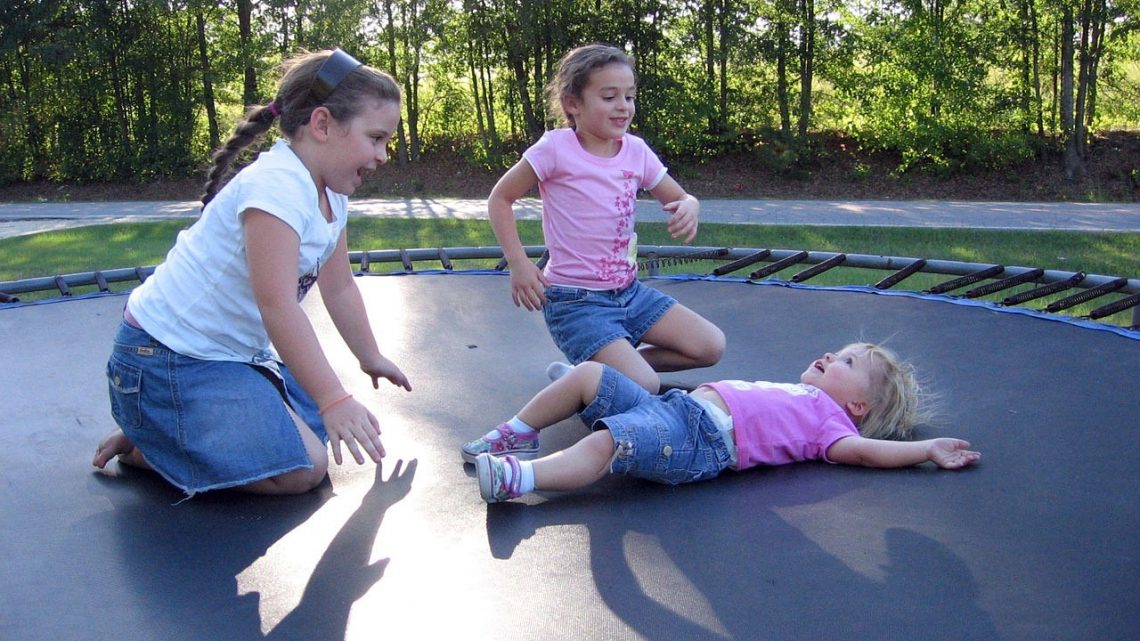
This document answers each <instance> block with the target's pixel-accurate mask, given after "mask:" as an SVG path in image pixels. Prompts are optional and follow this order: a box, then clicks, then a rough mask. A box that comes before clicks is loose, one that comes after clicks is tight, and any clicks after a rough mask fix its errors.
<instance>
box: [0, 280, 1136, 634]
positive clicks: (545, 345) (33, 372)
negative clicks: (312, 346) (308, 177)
mask: <svg viewBox="0 0 1140 641" xmlns="http://www.w3.org/2000/svg"><path fill="white" fill-rule="evenodd" d="M648 282H649V283H650V284H651V285H652V286H654V287H659V288H661V289H663V290H666V291H668V293H669V294H671V295H673V296H674V297H675V298H677V299H678V300H680V301H681V302H682V303H684V304H686V305H688V306H689V307H692V308H694V309H697V310H699V311H700V312H701V313H702V315H704V316H706V317H707V318H709V319H711V320H713V321H714V322H715V323H717V324H718V325H719V326H721V327H722V328H724V330H725V332H726V334H727V336H728V339H729V346H728V352H727V354H726V356H725V358H724V359H723V360H722V361H721V362H720V363H719V364H717V365H716V366H715V367H713V368H709V369H706V370H696V371H689V372H682V373H676V374H669V375H666V377H665V378H666V381H665V382H666V383H670V384H675V385H678V386H692V385H696V384H699V383H701V382H704V381H706V380H713V379H721V378H746V379H764V380H774V381H788V380H795V377H796V376H798V374H799V372H800V371H801V370H802V368H803V365H804V364H805V363H807V362H809V361H810V360H811V359H813V358H815V357H817V356H818V354H819V353H821V352H822V351H824V350H827V349H832V348H834V347H838V346H840V345H842V344H844V343H846V342H850V341H851V340H857V339H862V340H870V341H877V342H882V341H888V342H889V344H890V345H891V346H892V347H893V348H894V349H895V350H896V351H898V352H899V353H900V354H902V355H903V356H904V357H906V358H907V359H908V360H911V361H913V362H914V363H915V365H916V367H917V368H918V370H919V371H920V372H922V373H923V374H924V375H925V377H926V378H927V379H928V381H929V383H930V386H931V387H932V388H933V389H934V390H936V391H938V392H940V394H941V397H942V420H941V421H940V424H944V425H945V426H946V433H952V434H953V435H956V436H961V437H962V438H966V439H968V440H970V441H971V442H972V443H973V444H974V446H975V448H976V449H978V450H980V451H982V452H983V454H984V455H985V458H984V459H983V460H982V462H981V464H980V465H978V466H977V467H974V468H970V469H966V470H962V471H959V472H945V471H940V470H935V469H932V468H929V467H917V468H909V469H902V470H890V471H875V470H866V469H862V468H848V467H842V466H829V465H826V464H801V465H793V466H784V467H779V468H767V469H754V470H749V471H746V472H741V473H733V474H727V475H724V476H722V477H720V478H718V479H716V480H714V481H710V482H707V483H700V484H695V485H691V486H681V487H677V488H669V487H664V486H658V485H654V484H649V483H643V482H638V481H631V480H629V479H625V478H613V477H609V478H606V479H604V480H603V481H602V482H600V483H599V484H597V485H595V486H593V487H591V488H589V489H587V490H585V491H582V492H579V493H567V494H556V493H544V494H539V495H530V496H528V497H526V498H525V499H524V500H523V501H520V502H516V503H512V504H501V505H493V506H487V505H485V504H484V503H483V502H482V501H481V500H480V499H479V495H478V490H477V488H476V486H475V483H474V480H473V478H472V468H471V467H470V466H467V467H464V466H463V465H462V464H461V462H460V459H459V454H458V446H459V444H460V443H462V442H464V441H465V440H467V439H469V438H471V435H472V434H475V433H481V432H482V431H485V430H486V429H487V428H488V427H489V426H491V425H494V424H496V423H497V422H498V421H500V420H502V419H504V418H507V417H509V416H510V415H511V414H512V413H513V412H514V411H515V410H517V409H518V407H520V406H521V405H522V403H524V402H525V401H526V400H527V399H529V398H530V397H531V396H532V395H533V394H534V393H535V392H536V391H537V390H539V389H541V387H542V386H543V385H544V384H545V382H546V379H545V376H544V370H545V367H546V364H547V363H548V362H550V361H551V360H555V359H557V358H559V354H558V352H557V350H556V349H555V348H554V346H553V344H552V343H551V341H550V339H549V337H548V336H547V334H546V330H545V327H544V325H543V322H542V318H541V316H540V315H538V314H530V313H527V312H525V311H522V310H519V309H516V308H514V307H513V306H512V305H511V303H510V297H509V293H508V285H507V279H506V278H505V277H504V276H503V275H501V274H497V275H487V274H479V275H473V274H462V273H453V274H430V275H429V274H416V275H396V276H373V277H362V278H361V279H360V280H359V284H360V287H361V290H362V292H363V293H364V296H365V299H366V301H367V304H368V307H369V314H370V316H371V317H372V319H373V321H374V323H375V324H376V327H377V333H378V337H379V339H380V341H381V343H382V345H383V348H384V351H385V353H386V354H387V355H388V356H390V357H391V358H392V359H393V360H394V361H396V362H397V363H399V364H400V365H401V367H402V369H404V371H405V372H406V373H407V374H408V376H409V378H410V379H411V380H412V383H413V385H414V387H415V391H414V392H413V393H411V394H406V393H403V392H402V391H400V392H399V393H396V392H393V391H391V390H384V389H382V390H379V391H375V390H372V389H371V385H370V383H369V381H367V379H365V380H360V379H361V378H363V377H361V376H360V375H359V371H358V369H357V368H356V364H355V362H354V361H353V359H352V356H351V353H350V352H349V351H348V350H347V348H346V347H344V346H343V345H341V344H339V342H338V341H337V340H336V339H335V337H336V334H335V330H334V329H333V328H332V326H331V321H329V320H328V318H327V316H323V315H322V311H321V308H320V305H319V301H310V300H307V301H306V303H305V305H306V309H307V310H308V311H309V313H310V316H311V317H312V318H313V323H314V327H315V328H316V329H317V331H318V333H319V334H320V336H321V339H322V342H323V343H324V344H325V349H326V352H327V353H328V354H329V357H330V360H331V361H332V363H333V366H334V369H336V370H337V371H338V373H339V374H340V375H341V377H342V379H343V380H345V381H346V382H347V384H349V385H350V386H353V387H352V389H350V390H349V391H350V392H353V393H355V394H357V396H358V397H360V398H365V399H367V402H369V403H370V404H371V405H372V406H373V407H375V408H376V410H377V412H376V413H377V415H378V417H379V418H380V420H381V425H382V428H383V430H384V443H385V446H386V447H387V449H388V452H389V458H388V459H386V460H385V462H384V463H383V464H382V465H381V466H378V467H377V466H372V465H371V464H367V465H363V466H356V465H355V464H348V465H344V466H339V467H337V466H334V467H333V469H332V470H331V471H330V478H329V480H328V481H327V482H326V483H325V484H323V485H322V486H321V487H320V488H318V489H317V490H316V491H314V492H312V493H310V494H308V495H305V496H301V497H291V498H270V497H250V496H246V495H243V494H238V493H233V492H217V493H205V494H202V495H198V496H195V497H193V498H192V499H190V500H182V498H183V497H182V495H181V494H179V493H178V492H177V491H175V490H172V489H171V488H169V487H168V486H166V485H165V484H164V483H162V482H161V481H160V480H159V479H158V477H157V476H155V475H152V474H148V473H144V472H138V471H133V470H126V469H123V468H122V467H120V466H118V465H117V464H116V465H112V466H109V470H110V472H109V473H108V474H100V473H93V472H92V471H91V468H90V457H91V453H92V451H93V449H94V446H95V444H96V443H97V442H98V440H99V438H100V437H102V436H103V435H104V434H105V433H106V432H107V431H109V430H110V429H111V427H112V422H111V418H110V414H109V409H108V405H107V404H108V401H107V391H106V382H105V380H104V366H105V363H106V358H107V354H108V353H109V351H110V340H111V337H112V335H113V332H114V329H115V326H116V325H117V323H118V319H119V317H120V315H121V310H122V305H123V303H124V301H125V298H124V297H122V296H119V295H97V296H93V297H90V298H86V299H76V300H67V301H61V302H53V303H49V304H38V305H27V306H23V307H11V308H0V335H2V336H3V337H4V338H3V341H2V342H3V349H4V367H2V368H0V389H3V390H4V392H3V393H4V414H3V417H2V418H0V486H2V487H3V492H0V514H3V515H4V518H3V521H2V525H0V529H2V536H0V555H2V557H3V558H4V559H5V562H4V563H3V564H0V582H2V585H4V586H5V587H4V588H3V589H2V590H0V638H4V639H19V640H21V641H38V640H44V641H48V640H50V641H57V640H59V639H70V638H84V639H119V638H131V639H139V640H149V639H155V640H158V639H162V640H181V639H226V640H233V641H244V640H246V639H249V640H259V639H267V638H271V639H293V638H298V639H299V638H305V639H322V640H333V639H346V640H350V639H351V640H357V639H374V638H378V637H385V638H389V637H403V638H456V637H460V636H461V637H463V638H467V639H495V640H511V639H532V638H551V639H576V640H577V639H584V640H586V639H588V640H593V639H598V640H601V639H694V638H701V639H706V638H714V639H741V638H764V639H809V638H826V637H832V636H842V637H844V638H851V639H883V638H932V637H942V638H955V639H958V638H962V639H1027V640H1030V639H1031V640H1033V641H1038V640H1041V639H1088V638H1096V639H1124V638H1131V637H1134V636H1135V630H1136V613H1137V612H1140V591H1138V590H1137V587H1140V584H1138V583H1137V577H1138V576H1140V557H1137V555H1136V554H1135V550H1134V548H1135V544H1136V535H1135V533H1136V531H1137V528H1138V527H1140V471H1138V470H1140V466H1138V465H1137V464H1138V463H1140V439H1138V438H1137V432H1136V415H1137V410H1138V409H1140V407H1138V405H1137V403H1138V402H1140V401H1138V400H1137V399H1140V377H1137V376H1136V372H1137V366H1138V364H1140V340H1137V339H1136V336H1135V332H1133V333H1132V335H1129V334H1128V333H1127V332H1124V333H1121V332H1115V331H1097V330H1094V329H1090V328H1088V327H1079V326H1075V325H1072V324H1069V323H1065V322H1055V321H1051V320H1047V319H1042V318H1039V317H1034V316H1029V315H1025V314H1017V313H1005V312H1002V311H1000V310H995V309H991V308H988V307H984V306H962V305H954V304H947V303H945V302H940V301H936V300H926V299H918V298H913V297H907V296H890V295H873V294H868V293H866V292H853V291H837V290H823V289H811V288H799V287H787V286H760V285H759V284H756V283H749V282H741V281H737V280H700V281H697V280H669V279H651V280H649V281H648ZM310 298H314V296H310ZM939 433H941V431H940V430H939V428H936V427H933V426H922V427H921V428H920V434H919V437H929V436H934V435H936V434H939ZM584 434H585V427H584V426H583V425H582V424H581V423H580V422H579V421H577V420H576V419H571V420H568V421H564V422H563V423H561V424H559V425H556V426H553V427H551V428H550V429H549V430H547V431H546V432H544V436H543V445H544V449H546V450H547V451H554V450H558V449H561V448H563V447H566V446H567V445H569V444H570V443H572V442H574V441H576V440H577V439H578V438H580V437H581V436H582V435H584ZM401 460H402V461H403V462H402V463H401V462H400V461H401Z"/></svg>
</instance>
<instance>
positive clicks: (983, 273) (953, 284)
mask: <svg viewBox="0 0 1140 641" xmlns="http://www.w3.org/2000/svg"><path fill="white" fill-rule="evenodd" d="M1003 271H1005V266H1004V265H990V266H989V267H986V268H985V269H979V270H978V271H976V272H974V273H972V274H966V275H965V276H962V277H960V278H955V279H954V280H948V281H946V282H944V283H939V284H937V285H935V286H934V287H931V288H930V289H928V290H926V293H928V294H945V293H946V292H950V291H954V290H955V289H959V288H962V287H965V286H966V285H970V284H973V283H976V282H978V281H980V280H984V279H986V278H990V277H991V276H996V275H998V274H1000V273H1002V272H1003Z"/></svg>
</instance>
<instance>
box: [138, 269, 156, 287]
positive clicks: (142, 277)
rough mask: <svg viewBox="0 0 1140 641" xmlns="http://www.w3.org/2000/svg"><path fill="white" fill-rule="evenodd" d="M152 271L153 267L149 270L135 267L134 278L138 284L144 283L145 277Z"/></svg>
mask: <svg viewBox="0 0 1140 641" xmlns="http://www.w3.org/2000/svg"><path fill="white" fill-rule="evenodd" d="M153 270H154V268H153V267H151V268H150V270H147V268H146V267H135V278H137V279H139V283H140V284H141V283H145V282H146V279H147V277H148V276H150V274H151V271H153Z"/></svg>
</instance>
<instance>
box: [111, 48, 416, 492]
mask: <svg viewBox="0 0 1140 641" xmlns="http://www.w3.org/2000/svg"><path fill="white" fill-rule="evenodd" d="M284 69H285V73H284V75H283V76H282V78H281V83H280V86H279V87H278V93H277V97H276V98H275V99H274V100H273V101H272V102H270V103H269V104H268V105H266V106H259V107H255V108H252V109H251V110H250V111H249V112H248V114H247V115H246V117H245V120H244V121H243V122H241V123H240V124H239V125H238V126H237V129H236V131H235V133H234V135H233V137H231V138H230V140H229V142H227V143H226V146H225V147H224V148H223V149H221V150H219V151H218V152H217V154H215V156H214V167H213V170H212V171H211V173H210V180H209V182H208V183H207V184H206V194H205V196H204V197H203V198H202V202H203V204H204V205H205V207H204V209H203V211H202V216H201V218H200V219H199V220H198V221H197V222H196V223H194V225H193V226H192V227H190V228H189V229H187V230H186V231H184V232H182V233H180V234H179V235H178V241H177V243H176V244H175V246H174V248H173V249H171V251H170V253H169V254H168V255H167V257H166V261H165V262H164V263H163V264H162V265H160V266H159V267H158V268H157V269H156V270H155V273H154V275H153V276H151V277H150V278H149V279H147V280H146V282H145V283H143V284H142V285H141V286H140V287H138V288H137V289H135V290H134V291H133V292H132V293H131V296H130V299H129V300H128V302H127V306H126V309H125V310H124V321H123V322H122V323H121V324H120V326H119V330H118V334H117V335H116V337H115V345H114V350H113V352H112V354H111V357H110V361H109V362H108V364H107V377H108V380H109V384H110V394H111V409H112V414H113V415H114V417H115V421H116V422H117V423H118V424H119V426H120V428H121V429H120V430H116V431H115V432H112V433H111V434H110V435H108V436H107V437H106V438H105V439H104V440H103V442H101V443H100V444H99V446H98V449H97V451H96V454H95V458H94V460H93V463H94V465H95V466H96V467H99V468H102V467H104V466H105V465H106V464H107V463H108V462H109V461H110V460H111V459H112V458H114V457H115V456H118V457H119V460H120V461H122V462H124V463H127V464H130V465H136V466H140V467H148V468H152V469H154V470H156V471H158V472H159V473H160V474H161V475H162V476H163V477H164V478H165V479H166V480H167V481H169V482H170V483H172V484H174V485H176V486H178V487H179V488H181V489H182V490H183V491H184V492H186V493H187V494H189V495H193V494H195V493H197V492H203V491H206V490H213V489H220V488H228V487H235V488H239V489H242V490H246V491H250V492H257V493H267V494H295V493H301V492H305V491H308V490H310V489H312V488H314V487H316V486H317V485H318V484H320V483H321V482H322V481H323V480H324V478H325V476H326V472H327V470H328V450H327V443H328V442H330V441H331V443H332V446H333V454H334V457H335V459H336V462H337V463H338V464H339V463H340V462H341V444H342V443H343V444H344V445H345V446H347V447H348V450H349V451H350V453H351V454H352V457H353V458H354V459H355V460H356V461H357V463H363V462H364V457H363V455H362V453H361V450H363V451H364V452H366V453H367V454H368V456H370V457H371V458H372V459H373V460H374V461H379V460H380V457H382V456H383V455H384V448H383V445H382V444H381V442H380V436H379V434H380V428H379V423H378V422H377V420H376V417H375V416H374V415H373V414H372V412H370V411H369V410H368V409H367V408H366V407H365V406H364V405H363V404H361V403H360V402H358V401H357V400H355V399H354V398H353V397H352V395H351V394H349V393H347V392H346V391H345V388H344V387H343V386H342V384H341V382H340V380H339V378H338V377H337V375H336V373H335V372H334V371H333V368H332V367H331V365H330V364H329V361H328V359H327V358H326V357H325V354H324V352H323V351H322V350H321V346H320V344H319V342H318V341H317V335H316V333H315V331H314V330H313V327H312V324H311V323H310V321H309V319H308V317H307V316H306V315H305V313H304V311H303V310H302V308H301V305H300V301H301V299H302V298H304V296H305V294H306V293H307V292H308V290H309V288H311V287H312V286H313V284H314V283H316V284H319V285H320V289H321V298H322V299H323V302H324V306H325V308H326V309H327V310H328V313H329V316H330V317H331V318H332V320H333V323H334V324H335V326H336V328H337V330H338V331H339V333H340V335H341V337H342V338H343V339H344V340H345V342H346V343H347V344H348V346H349V348H350V349H351V350H352V353H353V354H354V355H355V356H356V358H357V359H358V360H359V362H360V368H361V370H363V372H364V373H365V374H366V375H367V376H369V377H371V378H372V385H373V387H379V379H381V378H384V379H387V380H388V381H390V382H391V383H393V384H394V385H398V386H400V387H403V388H405V389H408V390H410V389H411V386H410V384H409V383H408V379H407V377H406V376H404V373H403V372H401V371H400V368H399V367H397V366H396V365H395V364H394V363H393V362H392V361H390V360H388V359H387V358H385V357H384V356H383V355H382V354H381V353H380V351H379V349H378V347H377V344H376V339H375V337H374V336H373V334H372V329H371V327H370V325H369V322H368V315H367V313H366V311H365V307H364V302H363V299H362V298H361V295H360V291H359V290H358V289H357V287H356V283H355V282H354V280H353V276H352V270H351V266H350V264H349V261H348V252H347V249H346V248H347V244H346V240H345V222H346V220H347V215H348V195H349V194H351V193H352V192H353V191H355V190H356V188H357V187H359V186H360V184H361V181H362V180H363V179H364V178H365V177H367V176H368V174H370V173H372V172H373V171H375V170H376V168H377V167H378V166H379V165H382V164H384V163H385V162H386V161H387V159H388V153H387V145H388V142H389V140H390V139H391V137H392V134H393V132H394V131H395V128H396V126H397V125H398V124H399V121H400V90H399V87H398V86H397V84H396V83H395V81H394V80H393V79H392V78H391V77H390V76H388V75H387V74H384V73H382V72H380V71H377V70H375V69H372V68H370V67H367V66H364V65H362V64H361V63H360V62H359V61H357V60H356V59H355V58H353V57H352V56H350V55H348V54H346V53H344V52H343V51H340V50H336V51H331V52H330V51H323V52H316V53H311V54H304V55H301V56H298V57H297V58H295V59H293V60H291V61H289V62H287V63H286V65H285V66H284ZM275 120H277V121H278V122H279V126H280V129H281V133H282V134H283V135H284V137H285V139H284V140H278V141H277V142H276V144H274V145H273V147H272V148H270V149H269V150H268V151H265V152H264V153H261V154H260V155H259V156H258V158H257V160H256V161H255V162H253V163H252V164H250V165H249V166H247V167H245V168H244V169H242V170H241V171H240V172H238V173H237V175H235V176H234V177H233V179H232V180H230V181H229V182H228V183H227V182H226V179H227V177H228V173H229V172H228V169H229V167H230V164H231V162H232V161H233V160H234V157H235V156H236V155H237V153H238V152H239V151H241V150H242V149H243V148H245V147H246V146H248V145H250V144H252V143H253V142H255V141H256V140H257V139H258V138H259V137H260V136H261V135H262V134H264V133H265V132H266V131H267V130H268V129H269V127H270V126H272V124H273V122H274V121H275ZM222 185H224V187H223V186H222ZM219 189H220V191H219Z"/></svg>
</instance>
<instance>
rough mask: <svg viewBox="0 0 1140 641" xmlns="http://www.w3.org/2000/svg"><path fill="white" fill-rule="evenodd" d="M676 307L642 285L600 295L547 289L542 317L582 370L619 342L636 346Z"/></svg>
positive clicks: (665, 296) (572, 289) (671, 300)
mask: <svg viewBox="0 0 1140 641" xmlns="http://www.w3.org/2000/svg"><path fill="white" fill-rule="evenodd" d="M676 303H677V301H676V300H675V299H674V298H673V297H672V296H669V295H668V294H665V293H662V292H661V291H659V290H657V289H654V288H652V287H649V286H647V285H643V284H642V283H641V282H640V281H637V280H635V281H633V283H631V284H630V285H629V287H626V288H625V289H614V290H601V291H596V290H592V289H581V288H579V287H564V286H561V285H552V286H550V287H547V288H546V305H544V306H543V308H542V313H543V316H544V318H545V319H546V328H547V330H549V331H550V337H551V338H552V339H554V344H555V345H557V346H558V349H560V350H562V353H563V354H565V355H566V359H567V360H569V361H570V364H571V365H577V364H578V363H581V362H583V361H588V360H590V358H592V357H593V356H594V354H597V353H598V352H599V351H600V350H601V349H602V348H603V347H605V346H606V345H609V344H610V343H612V342H614V341H616V340H622V339H624V340H627V341H629V342H630V344H632V345H633V346H634V347H637V346H638V345H639V344H640V343H641V338H642V336H644V335H645V333H646V332H648V331H649V329H650V328H651V327H653V326H654V325H656V324H657V321H659V320H661V317H662V316H664V315H665V312H667V311H669V309H670V308H671V307H673V305H675V304H676Z"/></svg>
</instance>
